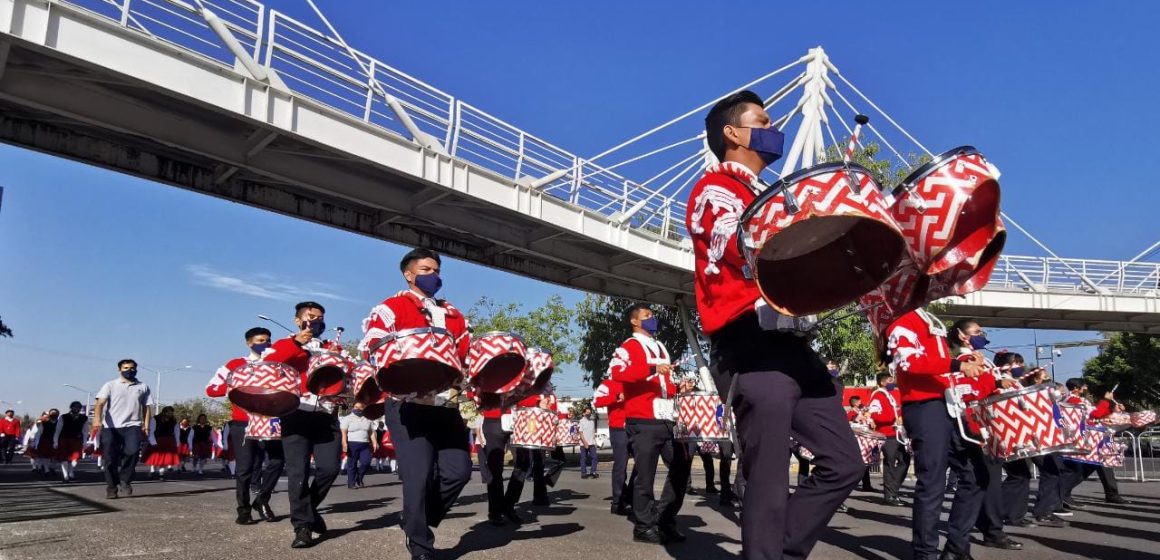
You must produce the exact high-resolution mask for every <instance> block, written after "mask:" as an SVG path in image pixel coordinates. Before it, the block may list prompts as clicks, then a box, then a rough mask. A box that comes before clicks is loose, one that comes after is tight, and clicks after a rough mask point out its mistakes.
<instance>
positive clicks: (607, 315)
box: [576, 294, 701, 387]
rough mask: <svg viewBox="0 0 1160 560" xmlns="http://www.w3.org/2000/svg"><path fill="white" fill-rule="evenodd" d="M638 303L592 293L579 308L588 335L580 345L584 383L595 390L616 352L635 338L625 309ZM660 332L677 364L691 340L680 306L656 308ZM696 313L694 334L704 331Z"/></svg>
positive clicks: (653, 307)
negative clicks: (589, 384) (622, 344)
mask: <svg viewBox="0 0 1160 560" xmlns="http://www.w3.org/2000/svg"><path fill="white" fill-rule="evenodd" d="M633 303H636V302H635V301H633V300H631V299H628V298H619V297H610V296H602V295H594V294H588V295H586V296H584V299H583V300H582V301H581V302H580V303H579V304H578V305H577V306H576V322H577V323H579V325H580V329H581V330H582V331H583V332H584V336H583V337H582V338H581V342H580V368H581V369H582V370H584V381H587V382H590V383H592V386H593V387H596V386H598V385H600V382H601V381H604V376H605V375H606V374H607V373H608V361H609V360H610V359H611V358H612V353H613V352H615V351H616V349H617V348H618V347H619V346H620V345H621V343H623V342H624V340H625V339H626V338H628V337H630V336H632V327H631V326H629V324H628V321H626V320H625V318H624V310H625V309H628V308H629V306H631V305H632V304H633ZM651 307H652V310H653V313H654V314H656V317H657V322H658V324H659V326H660V330H659V331H658V332H657V340H660V341H661V343H662V344H664V345H665V348H667V349H668V351H669V356H671V357H672V359H673V361H674V362H676V361H679V359H680V358H681V357H682V356H684V354H685V351H686V350H688V349H689V342H688V338H687V337H686V336H685V332H684V330H682V327H681V317H680V314H679V313H678V311H677V308H676V307H670V306H663V305H653V306H651ZM691 313H692V321H693V329H694V332H700V330H701V329H700V323H699V322H698V320H697V317H696V313H695V312H691Z"/></svg>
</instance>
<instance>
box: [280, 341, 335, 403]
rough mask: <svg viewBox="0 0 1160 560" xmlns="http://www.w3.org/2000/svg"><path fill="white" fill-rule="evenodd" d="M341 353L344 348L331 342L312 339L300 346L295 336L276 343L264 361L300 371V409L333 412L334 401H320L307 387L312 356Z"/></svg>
mask: <svg viewBox="0 0 1160 560" xmlns="http://www.w3.org/2000/svg"><path fill="white" fill-rule="evenodd" d="M323 351H326V352H341V351H342V346H341V345H339V344H336V343H334V342H332V341H329V340H322V339H318V338H315V339H312V340H311V341H310V342H307V343H306V344H299V343H298V341H297V340H295V339H294V337H293V336H288V337H286V338H281V339H278V340H276V341H274V344H273V345H271V346H270V348H269V349H268V350H266V352H265V353H263V354H262V360H263V361H266V362H278V363H282V364H286V365H288V366H290V367H292V368H294V369H295V370H297V371H298V373H299V376H298V380H299V387H300V390H301V391H302V396H301V397H300V398H299V399H298V408H299V409H300V410H305V411H308V412H310V411H315V410H319V409H326V410H328V411H329V410H331V409H332V408H333V407H332V405H333V400H327V399H320V398H319V397H318V395H315V394H314V393H311V392H310V389H308V388H307V386H306V381H307V375H306V374H307V372H309V371H310V356H311V353H312V352H323Z"/></svg>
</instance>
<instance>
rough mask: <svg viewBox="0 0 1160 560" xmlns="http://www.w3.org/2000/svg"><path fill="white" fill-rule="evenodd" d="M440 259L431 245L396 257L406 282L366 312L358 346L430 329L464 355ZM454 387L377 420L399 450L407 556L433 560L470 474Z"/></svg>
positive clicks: (394, 406)
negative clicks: (443, 295) (443, 291)
mask: <svg viewBox="0 0 1160 560" xmlns="http://www.w3.org/2000/svg"><path fill="white" fill-rule="evenodd" d="M441 265H442V259H440V257H439V254H438V253H436V252H435V251H432V250H430V249H423V248H417V249H412V250H411V251H409V252H408V253H407V254H406V255H403V259H402V261H400V262H399V271H400V272H401V273H402V275H403V280H405V281H406V283H407V289H406V290H404V291H401V292H399V293H397V294H395V295H393V296H391V297H389V298H387V299H386V300H384V301H383V302H382V303H380V304H379V305H377V306H375V307H374V309H372V310H371V313H370V316H369V317H367V319H366V320H365V321H364V322H363V330H364V331H365V333H364V335H363V339H362V342H361V343H359V350H361V351H363V352H366V351H368V349H369V348H370V347H371V344H372V343H374V342H375V341H377V340H378V339H380V338H383V337H385V336H387V335H389V334H391V333H393V332H395V331H398V330H407V329H417V328H427V327H437V328H441V329H446V330H447V331H448V332H449V333H450V334H451V336H452V337H453V338H454V340H455V344H456V351H457V353H458V355H459V359H460V360H461V361H462V360H466V358H467V351H468V348H469V346H470V343H471V333H470V332H469V330H468V325H467V318H466V317H465V316H464V315H463V313H460V311H459V310H458V309H456V308H455V307H454V306H452V305H451V304H450V303H448V302H447V301H446V300H442V299H436V298H435V295H436V294H438V293H439V290H440V288H442V286H443V280H442V278H441V277H440V275H439V272H440V267H441ZM453 391H454V390H452V389H449V390H448V391H444V392H443V393H439V394H438V395H428V396H419V397H417V398H413V399H411V400H408V401H406V402H403V401H400V400H398V399H396V398H394V397H392V398H390V399H388V400H387V405H386V414H385V416H384V420H385V421H386V424H387V429H388V430H390V432H391V439H392V441H393V442H394V444H395V451H396V453H397V455H398V462H399V477H400V478H401V479H402V480H403V518H402V526H403V533H404V534H406V539H407V540H406V546H407V551H408V552H409V553H410V554H411V557H412V558H416V559H424V560H427V559H433V558H435V534H434V533H432V532H431V528H432V527H438V526H439V524H440V523H441V522H442V521H443V518H444V517H445V516H446V515H447V513H448V512H449V511H450V510H451V506H452V505H453V504H454V503H455V500H456V499H458V498H459V493H460V492H462V491H463V487H464V486H466V485H467V481H468V480H469V479H470V478H471V469H472V465H471V450H470V447H469V444H468V430H467V425H466V424H465V423H464V422H463V417H462V416H460V414H459V405H458V400H457V398H456V395H454V394H452V393H453Z"/></svg>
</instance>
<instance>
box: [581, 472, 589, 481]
mask: <svg viewBox="0 0 1160 560" xmlns="http://www.w3.org/2000/svg"><path fill="white" fill-rule="evenodd" d="M580 480H588V473H580Z"/></svg>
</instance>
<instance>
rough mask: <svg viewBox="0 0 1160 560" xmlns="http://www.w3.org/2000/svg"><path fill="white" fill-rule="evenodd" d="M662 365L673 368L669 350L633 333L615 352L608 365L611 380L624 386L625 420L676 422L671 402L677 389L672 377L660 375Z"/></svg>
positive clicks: (657, 342)
mask: <svg viewBox="0 0 1160 560" xmlns="http://www.w3.org/2000/svg"><path fill="white" fill-rule="evenodd" d="M662 364H663V365H671V361H670V359H669V351H668V349H666V348H665V345H664V344H661V342H660V341H659V340H657V339H655V338H653V337H650V336H646V335H643V334H640V333H634V334H633V335H632V338H629V339H628V340H626V341H624V343H623V344H621V345H620V348H617V349H616V352H615V353H614V354H613V356H612V361H611V362H609V364H608V377H609V378H611V379H612V380H613V381H618V382H620V383H621V385H623V386H624V416H625V419H626V420H627V419H638V420H672V419H673V418H672V400H671V399H673V397H674V396H676V393H677V386H676V384H674V383H673V379H672V376H670V375H662V374H660V373H657V366H658V365H662ZM657 401H662V402H657Z"/></svg>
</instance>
